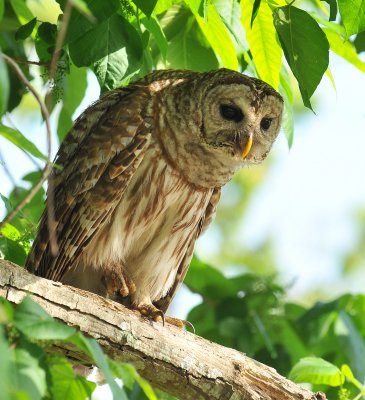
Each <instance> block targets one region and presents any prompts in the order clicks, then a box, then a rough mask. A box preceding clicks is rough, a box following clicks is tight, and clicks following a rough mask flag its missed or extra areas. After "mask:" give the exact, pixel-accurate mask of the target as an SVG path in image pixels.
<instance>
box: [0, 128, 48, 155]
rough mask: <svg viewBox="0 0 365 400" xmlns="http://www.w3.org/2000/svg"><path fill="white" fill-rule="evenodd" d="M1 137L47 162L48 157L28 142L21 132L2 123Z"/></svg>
mask: <svg viewBox="0 0 365 400" xmlns="http://www.w3.org/2000/svg"><path fill="white" fill-rule="evenodd" d="M0 135H1V136H3V137H4V138H6V139H8V140H9V141H10V142H12V143H13V144H14V145H15V146H17V147H19V148H20V149H22V150H25V151H27V152H28V153H30V154H31V155H32V156H34V157H37V158H40V159H41V160H44V161H45V160H47V157H46V156H44V155H43V154H42V153H41V152H40V151H39V150H38V148H37V147H36V146H35V144H34V143H32V142H31V141H30V140H28V139H27V138H26V137H25V136H24V135H23V134H22V133H21V132H19V131H18V130H16V129H13V128H9V127H8V126H5V125H3V124H1V123H0Z"/></svg>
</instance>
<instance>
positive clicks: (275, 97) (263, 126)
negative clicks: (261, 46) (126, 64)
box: [143, 68, 283, 187]
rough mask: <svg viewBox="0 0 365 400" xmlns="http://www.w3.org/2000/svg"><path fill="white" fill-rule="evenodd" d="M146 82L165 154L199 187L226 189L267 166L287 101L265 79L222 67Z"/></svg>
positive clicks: (158, 76)
mask: <svg viewBox="0 0 365 400" xmlns="http://www.w3.org/2000/svg"><path fill="white" fill-rule="evenodd" d="M146 82H147V83H148V84H149V85H150V86H149V87H150V90H151V91H152V92H153V93H156V99H157V104H158V108H157V107H156V106H153V110H154V111H155V110H156V109H158V110H159V113H157V115H156V113H152V115H154V117H155V119H156V124H155V129H156V132H158V137H159V139H160V144H161V145H162V146H163V148H164V153H165V154H166V155H167V157H168V159H169V160H170V162H171V164H173V165H174V166H175V167H176V168H177V169H178V170H179V171H180V172H181V173H182V174H183V175H184V176H185V177H186V178H187V180H189V181H190V182H192V183H194V184H195V185H197V186H203V187H217V186H222V185H223V184H225V183H226V182H227V181H228V180H229V179H230V178H231V177H232V175H233V174H234V172H235V171H236V170H237V169H238V168H240V167H242V166H244V165H250V164H254V163H259V162H261V161H263V160H264V159H265V158H266V156H267V154H268V152H269V150H270V149H271V146H272V144H273V143H274V141H275V139H276V137H277V135H278V133H279V129H280V122H281V115H282V112H283V99H282V97H281V96H280V95H279V93H277V92H276V91H275V90H274V89H273V88H272V87H271V86H270V85H268V84H266V83H265V82H263V81H261V80H258V79H255V78H250V77H248V76H246V75H243V74H241V73H239V72H235V71H231V70H228V69H224V68H223V69H219V70H216V71H210V72H206V73H198V72H191V71H178V70H168V71H156V72H155V73H153V74H152V75H150V76H148V77H147V78H146V79H145V80H144V81H143V83H146Z"/></svg>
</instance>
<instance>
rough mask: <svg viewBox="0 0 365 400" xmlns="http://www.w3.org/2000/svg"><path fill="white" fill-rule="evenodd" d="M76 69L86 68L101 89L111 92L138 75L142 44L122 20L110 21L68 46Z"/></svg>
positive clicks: (116, 17)
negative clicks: (91, 68) (90, 71)
mask: <svg viewBox="0 0 365 400" xmlns="http://www.w3.org/2000/svg"><path fill="white" fill-rule="evenodd" d="M69 50H70V56H71V59H72V61H73V62H74V63H75V65H76V66H78V67H82V66H90V65H92V64H94V63H95V65H94V70H95V73H96V75H97V78H98V80H99V83H100V85H101V87H102V88H104V89H105V88H106V89H114V88H116V87H118V86H120V84H121V83H122V82H123V79H127V78H128V76H131V75H133V74H134V73H136V72H137V71H138V69H139V68H140V66H141V63H142V52H143V48H142V41H141V38H140V37H139V35H138V33H137V31H136V30H135V29H134V28H133V26H132V25H131V24H130V23H129V22H128V21H127V20H126V19H124V18H123V17H121V16H119V15H114V16H113V17H111V18H109V19H107V20H106V21H103V22H102V23H100V24H98V25H97V26H96V27H95V28H94V29H92V30H89V31H88V32H87V33H86V34H85V35H83V36H82V37H81V38H80V39H78V40H76V41H74V42H72V43H71V44H70V45H69Z"/></svg>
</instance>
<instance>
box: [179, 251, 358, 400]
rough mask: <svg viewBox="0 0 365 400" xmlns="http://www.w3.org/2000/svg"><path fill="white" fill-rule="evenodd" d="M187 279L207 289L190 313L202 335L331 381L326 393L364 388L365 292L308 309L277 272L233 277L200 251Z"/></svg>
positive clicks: (299, 374) (295, 372)
mask: <svg viewBox="0 0 365 400" xmlns="http://www.w3.org/2000/svg"><path fill="white" fill-rule="evenodd" d="M185 283H186V284H187V285H188V287H189V288H190V290H192V291H193V292H195V293H199V294H200V295H201V296H202V300H203V301H202V303H201V304H199V305H198V306H196V307H195V308H193V309H192V310H191V311H190V313H189V315H188V320H189V321H190V322H191V323H192V324H193V325H194V326H195V329H196V333H197V334H198V335H201V336H203V337H205V338H208V339H209V340H212V341H214V342H216V343H220V344H222V345H224V346H228V347H233V348H236V349H237V350H239V351H241V352H244V353H246V354H247V355H248V356H249V357H252V358H254V359H256V360H258V361H261V362H263V363H264V364H267V365H271V366H274V367H275V368H276V369H277V370H278V372H279V373H281V374H282V375H284V376H289V378H290V379H292V380H294V381H295V382H309V383H312V384H315V387H317V388H318V389H322V390H323V389H324V388H325V391H326V393H327V395H328V396H327V397H328V398H336V391H337V390H338V389H341V390H342V391H343V390H344V389H346V391H347V393H348V396H349V397H347V398H348V399H352V398H354V397H355V396H356V395H358V394H359V391H360V393H362V394H364V393H365V391H364V386H363V385H361V384H360V383H359V382H364V380H365V339H364V338H365V321H364V312H365V295H351V294H346V295H343V296H341V297H339V298H338V299H336V300H333V301H330V302H327V303H322V302H318V303H316V304H314V305H313V306H312V307H310V308H307V307H304V306H300V305H298V304H293V303H290V302H288V301H287V300H286V296H285V289H284V288H283V287H281V286H280V285H278V284H277V283H276V282H275V277H273V276H268V277H263V276H257V275H252V274H244V275H239V276H235V277H232V278H227V277H225V276H224V275H223V274H222V273H221V272H219V271H218V270H216V269H215V268H212V267H211V266H209V265H207V264H205V263H203V262H201V261H200V260H198V259H197V258H194V259H193V262H192V265H191V267H190V269H189V272H188V274H187V277H186V279H185ZM314 355H315V356H316V357H312V356H314ZM309 356H311V357H309ZM324 360H326V361H324ZM336 366H341V368H340V369H339V368H338V367H336ZM354 376H355V377H356V378H357V380H356V379H355V378H354ZM345 378H346V379H347V381H348V382H347V383H344V382H345ZM318 385H320V386H318ZM324 385H329V386H333V387H337V389H331V388H329V387H325V386H324ZM351 396H352V397H351Z"/></svg>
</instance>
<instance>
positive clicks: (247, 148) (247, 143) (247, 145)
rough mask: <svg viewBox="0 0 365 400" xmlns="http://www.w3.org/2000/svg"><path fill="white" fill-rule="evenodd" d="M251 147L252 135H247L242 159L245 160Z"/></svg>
mask: <svg viewBox="0 0 365 400" xmlns="http://www.w3.org/2000/svg"><path fill="white" fill-rule="evenodd" d="M251 147H252V133H249V135H248V137H247V140H246V144H245V147H244V148H243V151H242V158H245V157H246V156H247V155H248V153H249V152H250V150H251Z"/></svg>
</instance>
